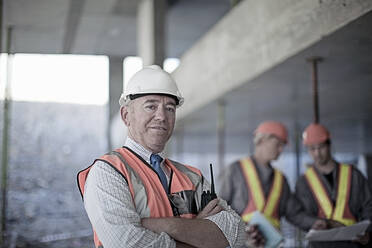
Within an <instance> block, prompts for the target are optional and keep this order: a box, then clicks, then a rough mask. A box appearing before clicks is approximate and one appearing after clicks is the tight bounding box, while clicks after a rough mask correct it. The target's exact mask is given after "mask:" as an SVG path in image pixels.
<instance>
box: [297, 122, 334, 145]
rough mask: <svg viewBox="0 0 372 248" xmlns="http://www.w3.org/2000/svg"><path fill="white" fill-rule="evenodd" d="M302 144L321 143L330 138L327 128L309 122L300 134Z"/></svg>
mask: <svg viewBox="0 0 372 248" xmlns="http://www.w3.org/2000/svg"><path fill="white" fill-rule="evenodd" d="M302 138H303V144H304V145H316V144H321V143H323V142H325V141H327V140H328V139H330V138H331V135H330V134H329V132H328V130H327V128H325V127H324V126H322V125H320V124H317V123H311V124H310V125H309V126H307V128H306V129H305V131H304V132H303V134H302Z"/></svg>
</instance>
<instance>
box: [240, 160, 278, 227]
mask: <svg viewBox="0 0 372 248" xmlns="http://www.w3.org/2000/svg"><path fill="white" fill-rule="evenodd" d="M240 166H241V168H242V170H243V172H244V173H243V174H244V178H245V180H246V182H247V185H248V194H249V201H248V204H247V207H246V208H245V210H244V211H243V214H242V219H243V221H245V222H249V220H250V219H251V218H252V214H253V212H254V211H256V210H258V211H260V212H261V213H262V214H263V215H264V216H265V217H266V218H267V219H268V220H269V221H270V222H271V224H272V225H273V226H274V227H276V228H278V229H279V228H280V216H279V203H280V197H281V194H282V189H283V174H282V173H281V172H280V171H279V170H277V169H274V180H273V182H272V185H271V190H270V193H269V195H268V198H267V199H265V194H264V191H263V189H262V185H261V181H260V178H259V177H258V174H257V170H256V167H255V166H254V164H253V162H252V160H251V159H250V158H245V159H242V160H240Z"/></svg>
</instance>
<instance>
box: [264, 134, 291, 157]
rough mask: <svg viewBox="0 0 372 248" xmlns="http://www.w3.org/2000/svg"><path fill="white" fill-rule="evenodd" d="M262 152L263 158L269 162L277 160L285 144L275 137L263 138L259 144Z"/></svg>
mask: <svg viewBox="0 0 372 248" xmlns="http://www.w3.org/2000/svg"><path fill="white" fill-rule="evenodd" d="M259 145H260V146H261V148H262V150H263V151H264V152H265V157H266V158H267V159H268V160H269V161H272V160H277V159H278V158H279V155H280V154H281V153H282V151H283V149H284V146H285V143H284V142H283V141H281V140H280V139H278V138H277V137H275V136H273V135H270V136H268V137H266V138H263V140H262V141H261V144H259Z"/></svg>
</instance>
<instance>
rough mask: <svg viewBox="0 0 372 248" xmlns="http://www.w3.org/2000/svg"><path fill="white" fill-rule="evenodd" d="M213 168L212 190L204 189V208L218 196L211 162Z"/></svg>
mask: <svg viewBox="0 0 372 248" xmlns="http://www.w3.org/2000/svg"><path fill="white" fill-rule="evenodd" d="M209 166H210V170H211V191H209V190H207V191H203V193H202V195H201V204H200V205H201V209H203V208H204V207H205V206H207V204H208V203H209V202H210V201H212V200H213V199H216V198H217V195H216V192H215V191H214V179H213V168H212V164H209Z"/></svg>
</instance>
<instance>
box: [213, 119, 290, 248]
mask: <svg viewBox="0 0 372 248" xmlns="http://www.w3.org/2000/svg"><path fill="white" fill-rule="evenodd" d="M287 139H288V134H287V129H286V128H285V126H284V125H283V124H281V123H280V122H274V121H266V122H263V123H261V124H260V125H259V126H258V127H257V129H256V130H255V132H254V140H253V141H254V145H255V149H254V154H253V155H252V156H250V157H246V158H243V159H241V160H239V161H236V162H234V163H233V164H231V165H230V166H229V167H227V168H226V169H225V170H224V171H223V173H221V174H222V175H223V176H222V185H221V187H220V188H221V190H220V197H221V198H223V199H225V200H226V201H227V203H228V204H229V205H231V207H232V208H233V209H234V210H235V211H237V212H238V213H239V214H240V215H241V216H242V218H243V220H244V221H245V222H246V223H249V220H250V218H251V216H252V213H253V212H254V211H256V210H258V211H260V212H261V213H262V214H264V216H265V217H266V218H267V219H268V220H269V221H270V222H271V224H272V225H273V226H274V227H276V228H277V229H279V228H280V218H281V217H282V216H286V217H289V216H290V213H291V208H290V204H291V199H292V197H291V191H290V189H289V186H288V183H287V180H286V178H285V176H284V175H283V173H282V172H280V171H279V170H278V169H275V168H273V167H272V166H271V161H273V160H276V159H278V157H279V155H280V154H281V153H282V151H283V149H284V146H285V145H286V143H287ZM247 230H248V244H249V246H253V247H261V246H262V245H263V244H264V242H265V240H264V238H263V235H262V234H261V233H260V231H259V229H258V228H257V226H254V225H251V226H247Z"/></svg>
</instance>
